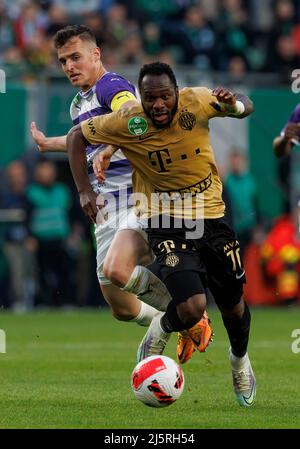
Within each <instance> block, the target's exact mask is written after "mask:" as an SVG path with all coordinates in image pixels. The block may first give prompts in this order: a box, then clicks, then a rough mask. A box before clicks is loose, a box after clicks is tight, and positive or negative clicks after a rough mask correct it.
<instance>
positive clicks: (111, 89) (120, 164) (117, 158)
mask: <svg viewBox="0 0 300 449" xmlns="http://www.w3.org/2000/svg"><path fill="white" fill-rule="evenodd" d="M122 91H129V92H131V93H133V94H134V95H135V96H138V94H137V92H136V89H135V87H134V86H133V85H132V84H131V83H129V81H127V80H126V79H125V78H123V77H122V76H120V75H118V74H117V73H113V72H107V73H105V75H103V76H102V78H100V79H99V80H98V81H97V83H96V84H95V85H94V86H93V87H92V88H91V89H90V90H88V91H87V92H82V91H80V92H78V93H77V95H76V96H75V97H74V99H73V101H72V103H71V107H70V114H71V119H72V121H73V124H74V125H77V124H78V123H80V122H82V121H83V120H86V119H88V118H90V117H95V116H98V115H102V114H108V113H110V112H112V110H111V107H110V105H111V101H112V99H113V98H114V96H115V95H116V94H117V93H118V92H122ZM103 148H105V145H100V146H99V145H89V146H88V147H87V148H86V159H87V166H88V175H89V179H90V182H91V185H92V187H93V190H94V191H95V192H96V193H98V194H99V193H101V195H103V196H104V197H105V195H106V194H108V193H110V194H113V195H114V197H115V198H116V201H121V198H122V204H120V203H119V204H118V206H119V207H127V201H126V195H125V192H127V195H129V194H130V193H132V181H131V166H130V164H129V162H128V160H127V159H126V158H125V156H124V154H123V152H122V151H121V150H118V151H116V152H115V154H114V155H113V157H112V159H111V162H110V166H109V168H108V170H107V171H106V174H105V178H106V179H105V182H103V183H99V182H98V181H97V179H96V177H95V175H94V172H93V162H92V161H93V158H94V157H95V155H96V154H97V153H98V152H100V151H101V150H102V149H103ZM124 199H125V202H126V204H124Z"/></svg>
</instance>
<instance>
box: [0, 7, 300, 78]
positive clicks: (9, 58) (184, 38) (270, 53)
mask: <svg viewBox="0 0 300 449" xmlns="http://www.w3.org/2000/svg"><path fill="white" fill-rule="evenodd" d="M72 23H83V24H85V25H87V26H89V27H90V28H91V29H92V30H93V31H94V33H95V34H96V36H97V40H98V43H99V45H100V46H101V49H102V59H103V62H104V64H107V65H109V66H110V68H113V67H114V66H119V65H121V64H138V65H140V64H142V63H145V62H148V61H149V60H153V59H159V60H161V61H165V62H168V63H171V64H172V65H176V64H185V65H190V66H193V67H196V68H199V69H201V70H214V71H221V72H222V71H223V72H230V73H233V74H236V75H238V76H242V75H243V74H245V73H248V72H261V73H265V72H277V73H278V74H280V77H281V82H282V83H287V82H289V79H290V78H289V74H290V72H291V70H293V68H295V67H298V65H299V56H300V4H299V2H298V1H297V0H86V1H80V0H14V1H13V2H11V1H8V0H0V54H1V56H0V57H1V60H0V63H1V65H2V66H4V67H6V68H8V67H9V68H10V69H11V72H10V73H13V71H14V72H15V74H20V73H28V71H30V72H31V74H36V75H37V76H40V75H41V73H42V72H41V70H42V69H43V68H47V71H48V70H49V67H51V66H52V67H53V69H55V68H56V67H57V60H56V57H55V52H54V50H53V43H52V37H53V35H54V34H55V32H56V31H57V30H58V29H60V28H62V27H64V26H65V25H67V24H72Z"/></svg>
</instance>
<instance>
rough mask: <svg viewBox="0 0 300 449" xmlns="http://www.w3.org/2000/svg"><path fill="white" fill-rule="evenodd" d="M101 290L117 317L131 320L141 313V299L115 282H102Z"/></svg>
mask: <svg viewBox="0 0 300 449" xmlns="http://www.w3.org/2000/svg"><path fill="white" fill-rule="evenodd" d="M101 291H102V294H103V296H104V299H105V301H106V302H107V303H108V304H109V306H110V307H111V310H112V313H113V315H114V316H115V317H116V318H119V319H121V320H130V319H132V318H134V317H136V316H137V315H138V314H139V312H140V301H139V300H138V298H137V297H136V296H135V295H132V294H131V293H127V292H123V291H122V290H120V288H119V287H117V286H116V285H113V284H101Z"/></svg>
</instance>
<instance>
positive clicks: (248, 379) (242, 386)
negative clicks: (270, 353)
mask: <svg viewBox="0 0 300 449" xmlns="http://www.w3.org/2000/svg"><path fill="white" fill-rule="evenodd" d="M229 360H230V363H231V369H232V382H233V389H234V392H235V395H236V400H237V402H238V403H239V404H240V406H242V407H250V406H251V405H252V404H253V402H254V399H255V396H256V380H255V376H254V373H253V369H252V366H251V363H250V360H249V357H248V354H246V355H245V360H244V361H243V365H242V366H241V368H240V369H235V368H236V365H235V362H234V360H237V357H235V356H234V355H233V354H232V352H231V348H230V349H229Z"/></svg>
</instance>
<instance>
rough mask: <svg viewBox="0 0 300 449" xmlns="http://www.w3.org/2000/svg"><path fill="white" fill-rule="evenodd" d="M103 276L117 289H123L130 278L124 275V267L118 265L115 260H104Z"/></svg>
mask: <svg viewBox="0 0 300 449" xmlns="http://www.w3.org/2000/svg"><path fill="white" fill-rule="evenodd" d="M103 274H104V276H105V277H106V278H107V279H109V280H110V282H112V283H113V284H114V285H116V286H118V287H124V286H125V285H126V284H127V282H128V279H129V277H130V276H128V273H126V270H125V269H124V266H123V265H122V264H118V263H117V261H116V260H115V259H108V260H105V262H104V265H103Z"/></svg>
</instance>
